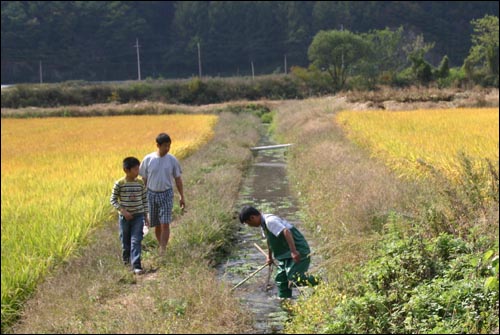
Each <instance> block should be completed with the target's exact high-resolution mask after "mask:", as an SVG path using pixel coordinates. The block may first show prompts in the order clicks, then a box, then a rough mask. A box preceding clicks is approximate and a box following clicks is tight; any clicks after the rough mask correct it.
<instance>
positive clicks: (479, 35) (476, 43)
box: [463, 15, 499, 86]
mask: <svg viewBox="0 0 500 335" xmlns="http://www.w3.org/2000/svg"><path fill="white" fill-rule="evenodd" d="M471 24H472V26H473V27H474V32H473V34H472V47H471V49H470V52H469V56H467V58H466V59H465V61H464V66H463V67H464V69H465V73H466V76H467V78H468V79H471V80H473V81H476V82H477V81H480V82H482V83H483V84H487V85H495V86H498V44H499V42H498V37H499V35H498V17H497V16H491V15H486V16H485V17H483V18H482V19H478V20H472V21H471Z"/></svg>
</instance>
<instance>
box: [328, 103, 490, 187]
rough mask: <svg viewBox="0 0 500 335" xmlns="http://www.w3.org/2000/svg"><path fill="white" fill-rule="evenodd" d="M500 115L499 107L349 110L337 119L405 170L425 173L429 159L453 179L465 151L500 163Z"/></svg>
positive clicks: (396, 167)
mask: <svg viewBox="0 0 500 335" xmlns="http://www.w3.org/2000/svg"><path fill="white" fill-rule="evenodd" d="M498 115H499V109H498V108H463V109H462V108H460V109H430V110H414V111H398V112H396V111H363V112H359V111H343V112H341V113H339V114H337V116H336V121H337V122H338V123H339V124H340V125H342V126H343V127H344V128H345V129H346V131H347V134H348V137H349V138H350V139H352V140H353V141H354V142H356V143H358V144H361V145H362V146H365V147H367V148H368V149H369V150H370V151H371V152H372V154H373V155H374V156H376V157H379V158H382V159H383V160H384V161H385V162H386V163H387V164H388V165H389V166H390V167H391V168H393V169H394V170H395V171H397V172H398V173H399V174H400V175H402V176H413V177H416V176H422V175H424V174H425V173H424V171H425V169H423V168H422V165H421V164H420V163H418V160H423V161H424V162H426V163H427V164H431V165H432V166H433V167H435V168H436V169H438V170H440V171H442V172H443V173H444V174H445V175H446V176H448V177H449V178H450V179H452V180H453V179H454V178H457V177H458V176H459V174H460V171H461V167H460V164H459V161H458V157H459V156H458V155H459V153H460V152H461V153H464V154H465V155H466V156H467V157H469V158H471V159H472V160H473V161H475V162H476V164H481V163H480V162H481V161H482V164H485V161H484V159H485V158H487V159H489V160H490V161H491V162H492V163H493V164H494V165H495V166H496V167H497V168H498V148H499V144H498V143H499V140H498Z"/></svg>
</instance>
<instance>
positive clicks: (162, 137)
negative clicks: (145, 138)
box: [156, 133, 172, 145]
mask: <svg viewBox="0 0 500 335" xmlns="http://www.w3.org/2000/svg"><path fill="white" fill-rule="evenodd" d="M156 143H157V144H159V145H162V144H163V143H172V140H171V139H170V136H168V134H166V133H161V134H159V135H158V136H156Z"/></svg>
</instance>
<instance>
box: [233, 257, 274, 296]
mask: <svg viewBox="0 0 500 335" xmlns="http://www.w3.org/2000/svg"><path fill="white" fill-rule="evenodd" d="M266 266H267V263H266V264H264V265H262V266H261V267H260V268H258V269H257V270H255V271H254V272H252V273H251V274H250V275H248V277H246V278H245V279H243V280H242V281H240V282H239V283H238V284H236V286H235V287H233V288H232V289H231V291H233V290H234V289H235V288H238V287H240V286H241V285H242V284H243V283H244V282H246V281H247V280H249V279H250V278H252V277H253V276H255V275H256V274H257V273H259V272H260V271H262V269H264V268H265V267H266Z"/></svg>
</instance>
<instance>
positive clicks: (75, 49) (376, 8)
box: [1, 1, 499, 84]
mask: <svg viewBox="0 0 500 335" xmlns="http://www.w3.org/2000/svg"><path fill="white" fill-rule="evenodd" d="M1 8H2V14H1V15H2V27H1V50H2V78H1V80H2V83H4V84H6V83H20V82H38V81H39V72H40V68H42V72H43V78H44V82H56V81H64V80H97V81H101V80H102V81H104V80H127V79H136V78H137V72H138V71H137V52H138V50H139V55H140V66H141V73H142V78H143V79H144V78H147V77H151V78H160V77H161V78H185V77H190V76H192V75H198V45H199V49H200V55H201V57H200V58H201V63H202V74H203V76H218V75H220V76H235V75H250V74H251V71H252V70H251V64H252V63H253V65H254V69H255V74H256V75H257V74H268V73H273V72H274V73H283V72H284V66H285V65H284V64H285V57H286V64H287V68H288V69H289V68H290V67H291V66H293V65H299V66H307V65H308V64H309V61H308V59H307V49H308V47H309V45H310V44H311V42H312V39H313V37H314V36H315V35H316V34H317V32H319V31H320V30H331V29H337V30H341V29H345V30H349V31H352V32H356V33H361V32H368V31H370V30H373V29H384V28H386V27H389V28H394V29H395V28H398V27H400V26H402V27H404V30H405V32H406V33H407V34H410V35H419V34H423V36H424V38H425V42H428V43H432V42H435V47H434V48H433V49H432V50H431V52H429V54H428V55H427V57H428V58H429V59H428V61H429V62H430V63H431V64H433V65H434V66H437V65H438V63H439V61H440V60H441V59H442V58H443V56H444V55H448V57H449V60H450V65H451V66H461V65H462V64H463V61H464V59H465V58H466V57H467V54H468V52H469V49H470V47H471V33H472V26H471V24H470V21H471V20H472V19H479V18H481V17H483V16H484V15H486V14H490V15H495V16H498V9H499V7H498V2H496V1H476V2H459V1H426V2H423V1H406V2H404V1H403V2H399V1H366V2H350V1H272V2H271V1H141V2H139V1H101V2H94V1H45V2H42V1H40V2H39V1H2V3H1ZM136 40H138V44H139V47H138V48H137V47H136Z"/></svg>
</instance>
